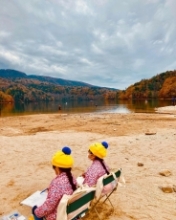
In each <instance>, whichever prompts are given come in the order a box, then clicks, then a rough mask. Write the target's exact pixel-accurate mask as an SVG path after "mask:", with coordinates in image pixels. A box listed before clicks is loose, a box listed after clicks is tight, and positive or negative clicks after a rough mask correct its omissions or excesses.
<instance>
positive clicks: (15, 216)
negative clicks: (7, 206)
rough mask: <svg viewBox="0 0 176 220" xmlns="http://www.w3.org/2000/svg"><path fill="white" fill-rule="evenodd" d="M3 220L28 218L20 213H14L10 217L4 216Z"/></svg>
mask: <svg viewBox="0 0 176 220" xmlns="http://www.w3.org/2000/svg"><path fill="white" fill-rule="evenodd" d="M2 220H26V218H25V216H23V215H21V214H20V213H19V212H18V211H14V212H12V213H10V214H8V215H5V216H2Z"/></svg>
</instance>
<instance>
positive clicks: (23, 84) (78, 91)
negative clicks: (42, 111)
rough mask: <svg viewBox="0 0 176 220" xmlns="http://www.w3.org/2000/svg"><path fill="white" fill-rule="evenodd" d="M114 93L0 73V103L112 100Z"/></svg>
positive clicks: (60, 81)
mask: <svg viewBox="0 0 176 220" xmlns="http://www.w3.org/2000/svg"><path fill="white" fill-rule="evenodd" d="M116 91H117V90H116V89H110V88H102V87H98V86H93V85H90V84H87V83H84V82H79V81H71V80H64V79H57V78H52V77H48V76H35V75H26V74H25V73H21V72H19V71H15V70H0V101H1V102H36V101H53V100H74V99H78V100H95V99H102V98H103V99H113V100H114V99H115V98H116Z"/></svg>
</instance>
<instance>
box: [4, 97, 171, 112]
mask: <svg viewBox="0 0 176 220" xmlns="http://www.w3.org/2000/svg"><path fill="white" fill-rule="evenodd" d="M167 105H171V104H170V101H160V100H149V101H147V100H144V101H134V100H128V101H127V100H118V101H116V102H115V101H113V102H112V101H111V102H108V101H104V100H98V101H96V102H95V101H73V100H72V101H64V102H62V101H60V102H35V103H29V104H24V103H17V104H12V103H9V104H6V105H1V106H0V110H1V115H0V116H12V115H25V114H43V113H58V112H59V113H89V112H90V113H91V112H92V113H93V112H101V113H130V112H144V113H151V112H154V109H155V108H156V107H163V106H167Z"/></svg>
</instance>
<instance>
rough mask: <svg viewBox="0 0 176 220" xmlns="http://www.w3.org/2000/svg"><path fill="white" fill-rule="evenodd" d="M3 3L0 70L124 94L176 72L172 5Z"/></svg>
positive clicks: (133, 0) (60, 0) (151, 1)
mask: <svg viewBox="0 0 176 220" xmlns="http://www.w3.org/2000/svg"><path fill="white" fill-rule="evenodd" d="M0 4H1V7H0V68H13V69H18V70H21V71H24V72H26V73H27V74H40V75H50V76H54V77H61V78H65V79H71V80H81V81H84V82H87V83H91V84H94V85H100V86H107V87H115V88H119V89H125V88H126V87H128V86H129V85H131V84H133V83H135V82H137V81H139V80H141V79H144V78H150V77H152V76H154V75H156V74H157V73H161V72H163V71H166V70H170V69H175V68H176V61H175V60H176V53H175V52H174V51H175V50H176V40H175V39H176V26H175V19H176V15H175V11H174V9H175V8H176V1H175V0H167V1H166V0H146V1H140V0H130V1H116V0H112V1H109V0H96V1H94V0H75V1H72V0H41V1H38V0H30V1H25V2H24V1H23V0H16V1H12V0H9V1H4V0H0Z"/></svg>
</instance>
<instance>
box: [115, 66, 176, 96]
mask: <svg viewBox="0 0 176 220" xmlns="http://www.w3.org/2000/svg"><path fill="white" fill-rule="evenodd" d="M173 96H176V70H174V71H167V72H165V73H161V74H158V75H156V76H154V77H152V78H151V79H143V80H141V81H140V82H137V83H135V84H134V85H131V86H129V87H128V88H127V89H126V90H123V91H119V92H118V98H119V99H153V98H158V99H170V98H171V97H173Z"/></svg>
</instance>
